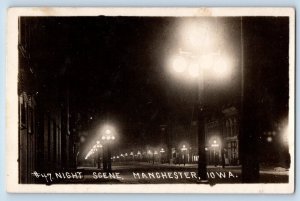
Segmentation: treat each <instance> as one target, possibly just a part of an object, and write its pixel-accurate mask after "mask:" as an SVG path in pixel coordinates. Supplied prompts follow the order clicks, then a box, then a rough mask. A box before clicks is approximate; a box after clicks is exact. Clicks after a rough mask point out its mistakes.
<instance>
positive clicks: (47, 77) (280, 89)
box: [21, 16, 288, 144]
mask: <svg viewBox="0 0 300 201" xmlns="http://www.w3.org/2000/svg"><path fill="white" fill-rule="evenodd" d="M185 19H187V18H181V19H179V18H160V17H104V16H99V17H24V18H23V20H22V22H21V27H22V28H24V30H29V29H30V31H29V32H30V34H31V36H30V40H29V41H25V42H23V43H24V44H26V47H27V50H28V52H29V53H30V66H31V68H33V69H34V72H35V75H36V77H37V78H38V80H39V82H38V85H39V86H40V90H41V91H46V92H47V93H48V94H47V93H45V94H47V95H45V96H47V97H49V98H50V97H51V94H52V93H53V92H54V91H57V90H62V91H63V89H69V92H70V93H69V94H70V109H71V113H72V114H73V115H75V114H77V113H80V114H81V118H82V121H83V122H85V121H87V120H88V119H89V118H90V117H93V120H92V122H91V123H90V124H89V125H90V128H91V129H92V128H93V127H94V126H96V125H97V123H98V122H99V121H100V120H103V119H109V120H112V121H113V122H116V124H117V125H118V126H119V127H120V132H121V133H122V139H123V140H122V142H123V143H124V144H126V142H127V143H133V144H136V143H137V144H143V143H148V142H150V141H149V140H151V142H152V143H155V142H158V141H159V139H158V136H159V135H158V131H159V125H161V124H166V123H167V122H170V121H171V122H173V123H174V124H176V123H178V122H180V123H181V124H184V125H190V123H191V120H192V118H193V117H192V114H193V109H194V104H195V101H196V89H197V87H196V85H194V84H185V83H182V82H180V81H179V80H176V79H173V78H172V76H171V75H170V74H168V73H167V71H166V68H167V67H166V60H167V57H168V55H169V54H171V53H172V52H173V51H174V50H175V49H176V48H179V47H176V44H177V43H176V42H177V41H178V40H179V38H178V36H177V35H176V27H177V23H178V22H179V21H184V20H185ZM214 20H215V19H214ZM220 20H221V23H223V24H225V25H226V27H227V28H226V33H227V34H226V36H225V40H226V43H225V45H226V46H227V47H228V49H230V51H231V53H232V55H234V57H235V60H236V65H235V68H236V69H235V73H234V75H232V77H231V79H230V80H229V81H228V83H227V84H220V85H218V86H217V87H216V86H215V84H214V83H212V84H211V83H207V85H206V89H205V90H206V100H207V102H206V105H207V108H208V111H210V112H211V113H213V112H214V111H220V109H221V108H224V107H225V106H226V105H236V104H239V101H240V93H241V85H240V82H241V71H240V69H241V62H242V61H241V26H240V18H238V17H235V18H220ZM243 23H244V24H243V28H244V40H243V42H244V47H245V50H244V52H245V55H244V62H245V63H244V67H245V68H246V69H247V68H249V69H250V68H254V69H258V71H257V73H258V74H259V76H258V78H255V79H258V82H257V85H256V86H253V93H254V94H253V95H256V91H259V92H257V95H259V96H261V97H262V99H263V100H264V102H265V104H266V107H265V108H263V109H262V110H263V111H264V112H262V113H263V114H266V115H267V120H266V121H273V120H278V121H279V119H281V118H282V116H286V115H287V111H288V106H287V105H288V42H287V41H288V18H273V17H269V18H253V17H248V18H243ZM226 37H227V38H226ZM253 79H254V78H253ZM258 89H259V90H258ZM266 108H267V109H266ZM270 113H272V114H271V115H270ZM274 116H275V117H274Z"/></svg>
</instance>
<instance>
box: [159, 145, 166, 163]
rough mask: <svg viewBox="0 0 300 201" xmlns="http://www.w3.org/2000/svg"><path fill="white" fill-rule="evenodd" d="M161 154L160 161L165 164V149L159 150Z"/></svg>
mask: <svg viewBox="0 0 300 201" xmlns="http://www.w3.org/2000/svg"><path fill="white" fill-rule="evenodd" d="M159 152H160V161H161V163H163V162H164V157H163V154H164V153H165V150H164V148H161V149H160V150H159Z"/></svg>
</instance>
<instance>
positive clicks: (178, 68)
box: [172, 56, 187, 73]
mask: <svg viewBox="0 0 300 201" xmlns="http://www.w3.org/2000/svg"><path fill="white" fill-rule="evenodd" d="M172 67H173V70H174V71H175V72H176V73H182V72H184V71H185V69H186V68H187V61H186V59H185V58H184V57H182V56H175V57H174V58H173V60H172Z"/></svg>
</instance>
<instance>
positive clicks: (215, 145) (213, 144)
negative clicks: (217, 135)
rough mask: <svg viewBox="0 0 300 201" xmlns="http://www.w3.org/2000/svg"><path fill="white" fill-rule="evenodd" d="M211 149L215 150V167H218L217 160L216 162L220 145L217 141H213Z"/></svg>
mask: <svg viewBox="0 0 300 201" xmlns="http://www.w3.org/2000/svg"><path fill="white" fill-rule="evenodd" d="M211 147H212V148H213V150H214V164H215V166H217V160H216V148H217V147H219V144H218V143H217V141H216V140H214V141H213V143H212V144H211Z"/></svg>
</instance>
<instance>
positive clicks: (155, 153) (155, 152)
mask: <svg viewBox="0 0 300 201" xmlns="http://www.w3.org/2000/svg"><path fill="white" fill-rule="evenodd" d="M157 154H158V153H157V151H155V150H154V151H153V164H154V162H155V155H157Z"/></svg>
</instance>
